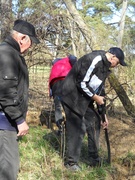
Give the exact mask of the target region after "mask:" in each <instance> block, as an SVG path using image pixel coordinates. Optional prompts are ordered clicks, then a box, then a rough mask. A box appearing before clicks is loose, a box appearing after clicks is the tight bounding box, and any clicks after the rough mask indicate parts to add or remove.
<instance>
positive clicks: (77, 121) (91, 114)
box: [63, 105, 100, 163]
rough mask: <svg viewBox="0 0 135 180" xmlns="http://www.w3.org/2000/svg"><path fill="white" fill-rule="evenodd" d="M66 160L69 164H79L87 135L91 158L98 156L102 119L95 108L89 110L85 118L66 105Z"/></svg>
mask: <svg viewBox="0 0 135 180" xmlns="http://www.w3.org/2000/svg"><path fill="white" fill-rule="evenodd" d="M63 106H64V110H65V115H66V140H67V144H66V145H67V153H66V158H67V162H69V163H78V161H79V158H80V153H81V147H82V141H83V138H84V135H85V133H86V132H87V135H88V153H89V157H91V156H92V157H95V158H97V156H98V148H99V133H100V119H99V116H98V114H97V113H96V112H95V110H94V109H93V108H88V109H87V112H86V114H85V117H81V116H79V115H77V114H75V113H74V112H73V111H72V110H71V109H69V108H68V107H67V106H66V105H63Z"/></svg>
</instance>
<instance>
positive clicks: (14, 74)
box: [0, 36, 29, 122]
mask: <svg viewBox="0 0 135 180" xmlns="http://www.w3.org/2000/svg"><path fill="white" fill-rule="evenodd" d="M28 86H29V79H28V70H27V65H26V63H25V59H24V58H23V57H22V56H21V54H20V47H19V44H18V43H17V42H16V41H15V40H14V39H13V38H12V37H11V36H8V37H7V38H6V39H5V41H4V42H3V43H2V44H1V45H0V111H3V112H4V113H5V114H6V116H7V117H8V118H9V119H10V120H11V121H13V122H19V121H20V122H22V120H23V119H25V118H26V112H27V108H28Z"/></svg>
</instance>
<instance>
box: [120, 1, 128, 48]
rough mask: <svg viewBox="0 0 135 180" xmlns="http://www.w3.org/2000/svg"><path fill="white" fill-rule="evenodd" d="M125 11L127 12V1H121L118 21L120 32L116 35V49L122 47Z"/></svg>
mask: <svg viewBox="0 0 135 180" xmlns="http://www.w3.org/2000/svg"><path fill="white" fill-rule="evenodd" d="M126 10H127V0H123V5H122V13H121V20H120V30H119V35H118V47H120V48H121V47H122V39H123V34H124V26H125V16H126Z"/></svg>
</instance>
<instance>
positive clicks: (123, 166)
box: [27, 110, 135, 180]
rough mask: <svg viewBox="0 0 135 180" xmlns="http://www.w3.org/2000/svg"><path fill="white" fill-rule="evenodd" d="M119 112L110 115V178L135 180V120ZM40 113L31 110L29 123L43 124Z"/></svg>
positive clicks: (109, 179)
mask: <svg viewBox="0 0 135 180" xmlns="http://www.w3.org/2000/svg"><path fill="white" fill-rule="evenodd" d="M119 112H120V113H118V112H117V113H115V114H113V115H111V113H110V114H109V115H108V119H109V122H110V123H109V129H108V133H109V139H110V145H111V166H112V172H110V174H109V176H108V180H111V179H112V180H135V138H134V135H135V121H134V119H133V118H132V117H130V116H127V115H126V113H125V112H124V113H123V112H121V110H119ZM40 113H41V112H33V111H32V112H29V114H28V118H27V121H28V123H29V124H35V125H41V122H40V118H41V116H40ZM100 143H101V145H102V146H104V144H105V138H104V131H101V140H100ZM104 147H105V146H104Z"/></svg>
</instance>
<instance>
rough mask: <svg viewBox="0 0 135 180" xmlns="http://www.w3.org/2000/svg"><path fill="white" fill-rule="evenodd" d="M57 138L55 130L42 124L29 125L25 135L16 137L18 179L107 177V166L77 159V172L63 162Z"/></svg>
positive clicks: (95, 179)
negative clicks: (18, 165)
mask: <svg viewBox="0 0 135 180" xmlns="http://www.w3.org/2000/svg"><path fill="white" fill-rule="evenodd" d="M59 143H60V141H59V138H58V137H57V136H56V134H55V133H52V131H51V130H49V129H46V128H44V127H42V126H33V125H32V126H30V132H29V134H28V135H27V136H25V137H23V138H22V139H20V140H19V147H20V161H21V163H20V172H19V175H18V180H105V179H107V180H110V178H109V177H108V175H107V174H108V172H111V171H113V170H112V168H111V167H109V166H104V165H102V167H100V168H89V167H87V166H86V164H85V163H83V162H80V165H81V167H82V171H81V172H71V171H68V170H67V169H65V167H64V166H63V160H62V158H61V157H60V144H59Z"/></svg>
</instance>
